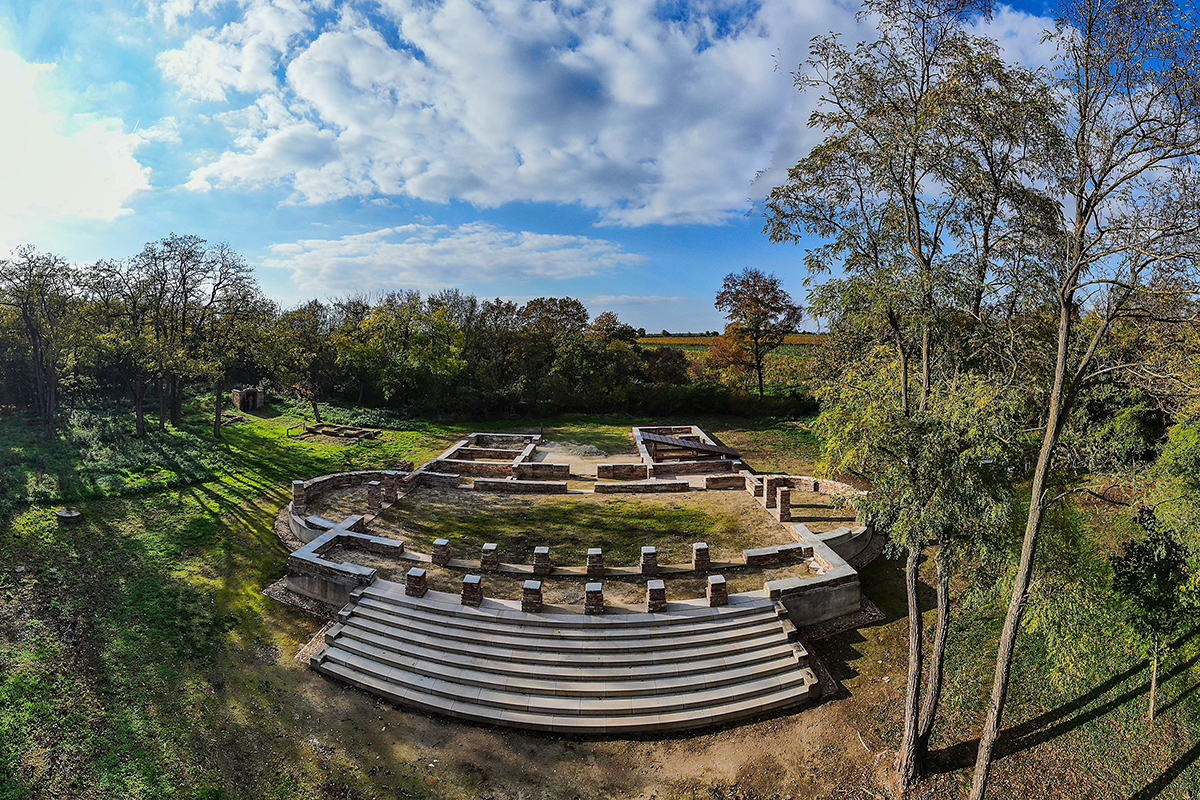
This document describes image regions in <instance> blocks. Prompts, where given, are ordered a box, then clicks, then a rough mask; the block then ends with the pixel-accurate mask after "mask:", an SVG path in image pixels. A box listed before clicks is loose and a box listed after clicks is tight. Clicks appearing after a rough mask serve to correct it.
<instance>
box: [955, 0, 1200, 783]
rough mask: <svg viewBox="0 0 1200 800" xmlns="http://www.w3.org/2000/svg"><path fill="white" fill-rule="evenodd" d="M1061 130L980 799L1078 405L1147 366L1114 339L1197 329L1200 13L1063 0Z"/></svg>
mask: <svg viewBox="0 0 1200 800" xmlns="http://www.w3.org/2000/svg"><path fill="white" fill-rule="evenodd" d="M1054 39H1055V40H1056V42H1057V43H1058V48H1059V51H1058V52H1059V55H1058V62H1057V80H1058V84H1059V85H1058V93H1059V95H1060V96H1061V97H1062V98H1063V106H1062V108H1063V110H1062V114H1061V118H1060V120H1059V121H1058V123H1057V124H1058V126H1059V128H1060V129H1061V130H1062V131H1063V133H1064V136H1065V138H1066V139H1067V142H1068V152H1067V157H1066V159H1065V163H1064V164H1063V165H1062V166H1061V167H1060V168H1059V170H1058V172H1057V174H1056V175H1055V176H1054V177H1053V179H1052V180H1050V181H1049V182H1048V183H1047V184H1046V186H1045V192H1046V194H1047V196H1048V197H1049V198H1050V199H1051V200H1052V201H1053V202H1054V203H1055V204H1056V205H1057V207H1058V209H1059V217H1058V219H1057V220H1056V224H1055V225H1054V226H1053V227H1048V228H1047V229H1046V230H1045V231H1044V245H1043V247H1044V251H1045V252H1044V256H1043V263H1044V264H1046V265H1047V272H1046V273H1045V274H1038V275H1032V274H1031V275H1028V276H1027V280H1028V281H1029V282H1030V283H1042V284H1044V285H1046V286H1048V287H1049V288H1050V292H1049V293H1048V295H1049V297H1048V299H1049V300H1050V301H1051V302H1052V303H1053V306H1052V307H1053V308H1054V316H1055V318H1056V325H1055V327H1056V334H1055V347H1054V352H1055V356H1054V366H1053V372H1052V375H1051V378H1050V383H1049V385H1048V386H1045V387H1042V391H1043V392H1044V394H1043V396H1044V397H1045V398H1046V400H1045V407H1044V412H1045V416H1044V419H1045V428H1044V430H1043V432H1042V437H1041V445H1040V448H1039V451H1038V457H1037V464H1036V467H1035V468H1034V472H1033V476H1032V482H1031V483H1032V485H1031V491H1032V499H1031V502H1030V505H1029V513H1028V517H1027V519H1026V523H1025V532H1024V536H1023V539H1022V542H1021V553H1020V562H1019V564H1018V566H1017V571H1016V575H1015V577H1014V580H1013V585H1012V592H1011V596H1010V598H1009V604H1008V611H1007V613H1006V615H1005V618H1004V625H1003V628H1002V630H1001V634H1000V644H999V649H998V652H997V656H996V671H995V676H994V679H993V683H992V690H991V696H990V698H989V700H988V704H987V712H986V716H985V718H984V720H983V726H982V730H981V732H980V741H979V751H978V754H977V757H976V762H975V771H974V775H973V779H972V784H971V792H970V798H971V800H982V798H983V797H984V795H985V793H986V790H987V784H988V778H989V775H990V770H991V765H992V758H993V753H994V748H995V744H996V739H997V737H998V736H999V733H1000V726H1001V722H1002V718H1003V712H1004V705H1005V701H1006V699H1007V696H1008V688H1009V683H1010V679H1011V673H1012V665H1013V656H1014V653H1015V651H1016V646H1017V633H1018V630H1019V628H1020V624H1021V619H1022V616H1023V613H1024V609H1025V605H1026V601H1027V598H1028V595H1029V591H1030V583H1031V580H1032V577H1033V571H1034V562H1035V558H1036V555H1037V546H1038V538H1039V533H1040V531H1041V528H1042V522H1043V520H1044V518H1045V514H1046V511H1047V509H1048V508H1049V506H1050V505H1051V504H1052V503H1054V502H1055V501H1056V497H1055V496H1053V495H1052V493H1051V490H1050V486H1051V483H1050V475H1051V470H1052V468H1053V466H1054V462H1055V454H1056V451H1057V449H1058V446H1059V441H1060V437H1061V434H1062V431H1063V428H1064V425H1065V424H1066V421H1067V418H1068V416H1069V415H1070V413H1071V411H1072V408H1073V406H1074V404H1075V401H1076V399H1077V398H1078V397H1079V395H1080V392H1081V391H1082V390H1084V389H1085V388H1086V387H1087V386H1088V385H1089V384H1090V383H1091V382H1092V381H1093V380H1095V379H1096V378H1098V377H1101V376H1103V375H1105V374H1108V373H1111V372H1114V371H1118V370H1126V369H1130V368H1136V367H1137V366H1139V364H1140V363H1141V362H1134V363H1130V362H1122V361H1116V360H1114V361H1111V362H1110V361H1107V360H1106V359H1105V358H1104V357H1103V348H1102V345H1103V344H1104V343H1105V341H1106V340H1107V338H1108V337H1109V336H1110V335H1111V333H1112V332H1113V329H1114V326H1116V325H1118V324H1120V323H1122V322H1124V323H1125V324H1126V326H1127V327H1128V326H1133V327H1136V326H1137V325H1141V324H1145V323H1148V322H1153V321H1157V322H1159V323H1162V322H1164V321H1168V320H1176V321H1179V320H1185V319H1192V320H1194V319H1195V318H1196V316H1195V314H1196V311H1195V308H1196V307H1195V304H1194V300H1195V298H1196V290H1197V285H1198V279H1200V274H1198V271H1197V263H1198V260H1197V257H1198V256H1200V248H1198V247H1197V244H1198V239H1200V191H1198V187H1200V170H1197V168H1196V165H1195V163H1194V159H1195V157H1196V156H1197V155H1200V14H1198V13H1197V9H1196V8H1195V7H1194V6H1193V5H1191V4H1175V3H1171V2H1160V1H1159V0H1068V2H1066V3H1065V4H1064V5H1063V6H1062V7H1061V9H1060V12H1059V21H1058V27H1057V30H1056V31H1055V33H1054Z"/></svg>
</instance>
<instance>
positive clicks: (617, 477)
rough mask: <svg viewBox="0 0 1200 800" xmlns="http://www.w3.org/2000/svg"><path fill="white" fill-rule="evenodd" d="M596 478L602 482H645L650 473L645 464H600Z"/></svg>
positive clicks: (597, 467)
mask: <svg viewBox="0 0 1200 800" xmlns="http://www.w3.org/2000/svg"><path fill="white" fill-rule="evenodd" d="M596 477H597V478H599V479H600V480H602V481H644V480H646V479H647V478H649V477H650V473H649V472H648V471H647V469H646V465H645V464H598V465H596Z"/></svg>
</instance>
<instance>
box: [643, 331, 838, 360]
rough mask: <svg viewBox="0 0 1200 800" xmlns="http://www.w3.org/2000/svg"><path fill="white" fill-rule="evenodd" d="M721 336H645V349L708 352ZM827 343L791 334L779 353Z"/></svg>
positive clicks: (819, 337) (820, 337) (813, 335)
mask: <svg viewBox="0 0 1200 800" xmlns="http://www.w3.org/2000/svg"><path fill="white" fill-rule="evenodd" d="M719 338H721V337H719V336H661V335H660V336H643V337H642V338H640V339H638V343H639V344H641V345H642V346H643V347H673V348H675V349H677V350H707V349H708V348H709V347H711V346H712V344H713V343H714V342H716V340H717V339H719ZM823 341H825V334H823V333H789V334H788V335H787V336H785V337H784V339H783V344H782V345H781V346H780V347H779V349H778V351H777V352H780V353H791V354H793V355H798V354H799V353H800V352H801V351H802V350H803V349H804V348H807V347H816V346H817V345H820V344H821V343H822V342H823Z"/></svg>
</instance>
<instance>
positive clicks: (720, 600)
mask: <svg viewBox="0 0 1200 800" xmlns="http://www.w3.org/2000/svg"><path fill="white" fill-rule="evenodd" d="M706 594H707V595H708V604H709V605H710V606H714V607H715V606H724V605H729V588H728V587H727V586H726V585H725V576H724V575H709V576H708V589H707V590H706Z"/></svg>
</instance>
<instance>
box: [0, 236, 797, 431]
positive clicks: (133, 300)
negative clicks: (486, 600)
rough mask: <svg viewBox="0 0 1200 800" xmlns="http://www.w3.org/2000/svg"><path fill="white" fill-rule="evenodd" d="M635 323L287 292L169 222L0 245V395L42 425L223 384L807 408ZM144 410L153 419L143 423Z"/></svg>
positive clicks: (553, 404) (589, 404)
mask: <svg viewBox="0 0 1200 800" xmlns="http://www.w3.org/2000/svg"><path fill="white" fill-rule="evenodd" d="M644 335H645V331H644V330H639V329H635V328H633V327H632V326H630V325H628V324H626V323H624V322H622V321H621V320H620V319H619V318H618V316H617V315H616V314H614V313H612V312H603V313H600V314H598V315H596V316H595V317H594V318H592V317H591V315H590V314H589V312H588V309H587V308H586V307H585V306H584V305H583V303H581V302H580V301H579V300H576V299H574V298H569V297H566V298H558V297H540V298H536V299H533V300H530V301H528V302H526V303H524V304H519V303H516V302H513V301H510V300H502V299H498V298H497V299H492V300H487V299H482V300H481V299H480V298H477V297H475V296H473V295H470V294H466V293H463V292H461V291H459V290H457V289H445V290H442V291H439V292H436V293H433V294H429V295H426V296H422V294H421V293H420V292H417V291H412V290H409V291H396V292H390V293H387V294H384V295H381V296H376V297H369V296H367V295H365V294H358V295H352V296H348V297H344V298H340V299H335V300H332V301H328V302H325V301H321V300H311V301H309V302H307V303H303V304H302V305H299V306H297V307H295V308H290V309H282V308H280V307H278V305H277V304H275V303H274V302H272V301H271V300H269V299H268V298H266V297H265V296H264V295H263V293H262V291H261V290H260V288H259V286H258V284H257V282H256V281H255V279H254V276H253V273H252V270H251V268H250V267H249V265H248V264H247V263H246V261H245V259H244V258H243V257H242V256H241V255H240V254H238V253H237V252H236V251H234V250H233V249H232V248H230V247H229V246H228V245H225V244H215V245H214V244H210V243H208V242H206V241H204V240H202V239H200V238H199V237H196V236H189V235H175V234H172V235H170V236H168V237H166V238H164V239H162V240H161V241H157V242H151V243H149V244H147V245H146V246H145V247H144V248H143V249H142V251H141V252H139V253H137V254H136V255H134V256H132V257H130V258H127V259H122V260H106V261H98V262H96V263H94V264H85V265H73V264H70V263H68V262H67V261H66V260H65V259H63V258H61V257H60V256H57V255H54V254H52V253H47V252H41V251H39V250H37V249H36V248H34V247H22V248H18V249H17V250H15V251H13V253H12V254H11V255H10V257H9V258H7V259H3V260H0V378H2V380H0V402H4V403H6V404H9V405H17V406H26V405H28V406H32V407H34V408H36V410H37V416H38V419H39V421H40V424H41V425H42V428H43V432H44V434H45V435H46V436H47V437H49V436H52V435H53V431H54V427H55V421H56V418H57V415H58V413H59V410H60V408H61V407H62V405H63V403H64V400H65V401H68V402H70V403H75V402H88V403H95V402H102V403H108V404H110V405H112V406H114V407H116V406H122V407H126V408H128V409H129V412H130V414H131V415H132V418H133V419H134V420H135V425H136V433H137V435H139V436H141V435H143V434H144V433H145V431H146V427H147V424H150V425H157V426H159V427H164V426H166V425H168V424H171V425H174V426H179V425H180V424H181V420H182V414H183V403H184V398H185V396H186V395H188V394H189V393H195V392H212V393H213V395H214V397H215V398H216V403H215V406H216V408H215V413H214V417H213V424H214V432H216V433H217V435H219V420H220V414H221V405H222V400H221V398H222V395H224V394H225V393H226V391H227V390H228V389H229V388H230V387H233V386H251V385H265V387H266V388H267V389H268V391H269V392H272V393H275V394H277V395H278V394H283V395H287V396H291V397H293V398H295V399H297V400H303V401H305V402H307V403H308V405H309V408H310V409H311V413H312V415H313V416H314V418H316V420H317V421H320V414H321V412H320V405H319V404H320V403H321V402H328V401H337V400H344V401H347V402H352V403H354V404H356V405H360V406H361V405H371V406H385V407H390V408H395V409H398V410H400V411H401V412H404V413H410V414H420V415H448V414H451V415H452V414H459V415H466V416H474V417H480V416H488V415H529V414H535V413H553V412H592V413H595V412H608V411H628V412H639V413H649V414H669V413H674V412H677V411H682V410H685V409H686V410H688V411H692V412H696V411H699V412H704V411H707V412H715V413H747V412H751V413H790V414H797V413H806V412H811V411H812V410H814V409H815V403H814V401H813V400H812V399H811V398H809V397H807V396H805V395H804V394H803V393H801V392H798V391H792V392H790V393H788V392H785V393H783V394H782V395H778V396H769V395H768V396H767V397H764V398H759V397H755V396H753V395H751V394H749V393H747V392H746V391H744V388H745V385H746V383H747V381H748V379H749V377H750V374H749V373H750V371H752V369H753V364H751V363H749V362H746V363H743V362H742V361H741V360H739V359H737V358H734V359H733V360H732V362H731V361H730V359H728V358H723V359H717V360H715V361H714V362H713V363H711V364H709V363H706V358H705V357H704V356H703V355H701V356H700V357H695V356H693V357H692V358H690V359H689V356H688V354H686V353H684V352H682V351H680V350H676V349H671V348H666V347H663V348H655V347H643V346H642V345H640V344H639V343H638V337H639V336H644ZM148 420H149V423H148V422H147V421H148Z"/></svg>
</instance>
